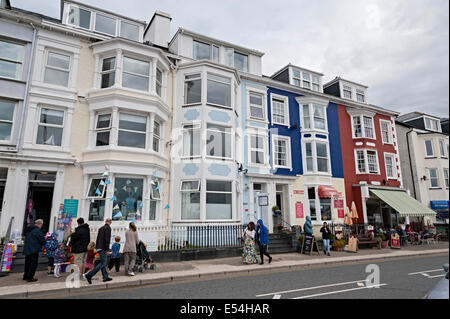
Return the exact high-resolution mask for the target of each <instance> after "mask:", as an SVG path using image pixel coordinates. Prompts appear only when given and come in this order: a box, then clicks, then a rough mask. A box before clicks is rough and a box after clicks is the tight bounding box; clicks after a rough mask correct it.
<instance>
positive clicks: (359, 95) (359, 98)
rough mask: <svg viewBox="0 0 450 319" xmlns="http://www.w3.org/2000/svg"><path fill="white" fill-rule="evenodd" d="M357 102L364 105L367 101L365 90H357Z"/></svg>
mask: <svg viewBox="0 0 450 319" xmlns="http://www.w3.org/2000/svg"><path fill="white" fill-rule="evenodd" d="M356 100H357V101H358V102H361V103H364V102H365V101H366V100H365V96H364V91H363V90H360V89H356Z"/></svg>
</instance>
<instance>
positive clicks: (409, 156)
mask: <svg viewBox="0 0 450 319" xmlns="http://www.w3.org/2000/svg"><path fill="white" fill-rule="evenodd" d="M413 131H414V129H411V130H409V132H408V133H406V144H407V145H408V158H409V169H410V170H411V177H412V182H413V191H414V198H415V199H417V197H416V196H417V193H416V183H415V182H414V171H413V167H412V161H411V150H410V147H409V133H412V132H413Z"/></svg>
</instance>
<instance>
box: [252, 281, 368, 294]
mask: <svg viewBox="0 0 450 319" xmlns="http://www.w3.org/2000/svg"><path fill="white" fill-rule="evenodd" d="M365 281H366V280H365V279H363V280H356V281H349V282H343V283H338V284H330V285H323V286H316V287H308V288H301V289H294V290H286V291H279V292H272V293H268V294H263V295H257V296H256V297H265V296H272V295H280V294H287V293H290V292H297V291H305V290H314V289H319V288H327V287H335V286H344V285H350V284H357V283H362V282H365Z"/></svg>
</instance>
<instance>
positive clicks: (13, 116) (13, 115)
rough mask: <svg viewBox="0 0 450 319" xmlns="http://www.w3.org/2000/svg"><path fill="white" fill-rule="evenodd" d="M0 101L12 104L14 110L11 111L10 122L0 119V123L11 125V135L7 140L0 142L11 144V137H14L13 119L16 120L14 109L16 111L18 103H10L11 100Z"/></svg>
mask: <svg viewBox="0 0 450 319" xmlns="http://www.w3.org/2000/svg"><path fill="white" fill-rule="evenodd" d="M0 101H5V102H9V103H12V104H14V109H13V114H12V120H11V121H9V120H1V119H0V122H1V123H7V124H11V133H10V134H9V136H10V137H9V140H0V141H1V142H2V143H11V142H12V140H13V135H14V128H15V124H14V123H15V121H14V119H15V118H16V109H17V106H18V103H17V102H16V101H12V100H7V99H0Z"/></svg>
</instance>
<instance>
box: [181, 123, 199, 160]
mask: <svg viewBox="0 0 450 319" xmlns="http://www.w3.org/2000/svg"><path fill="white" fill-rule="evenodd" d="M187 126H192V128H187ZM182 130H183V138H182V150H181V154H182V155H181V158H183V159H188V158H197V157H201V156H202V126H201V122H192V123H182ZM187 131H192V135H191V137H192V139H191V142H192V144H194V142H195V141H194V132H195V131H197V132H198V136H199V140H198V141H197V142H198V144H199V145H198V154H196V155H186V154H185V153H184V145H185V141H184V136H185V133H186V132H187ZM190 144H191V143H190ZM192 149H193V147H192Z"/></svg>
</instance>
